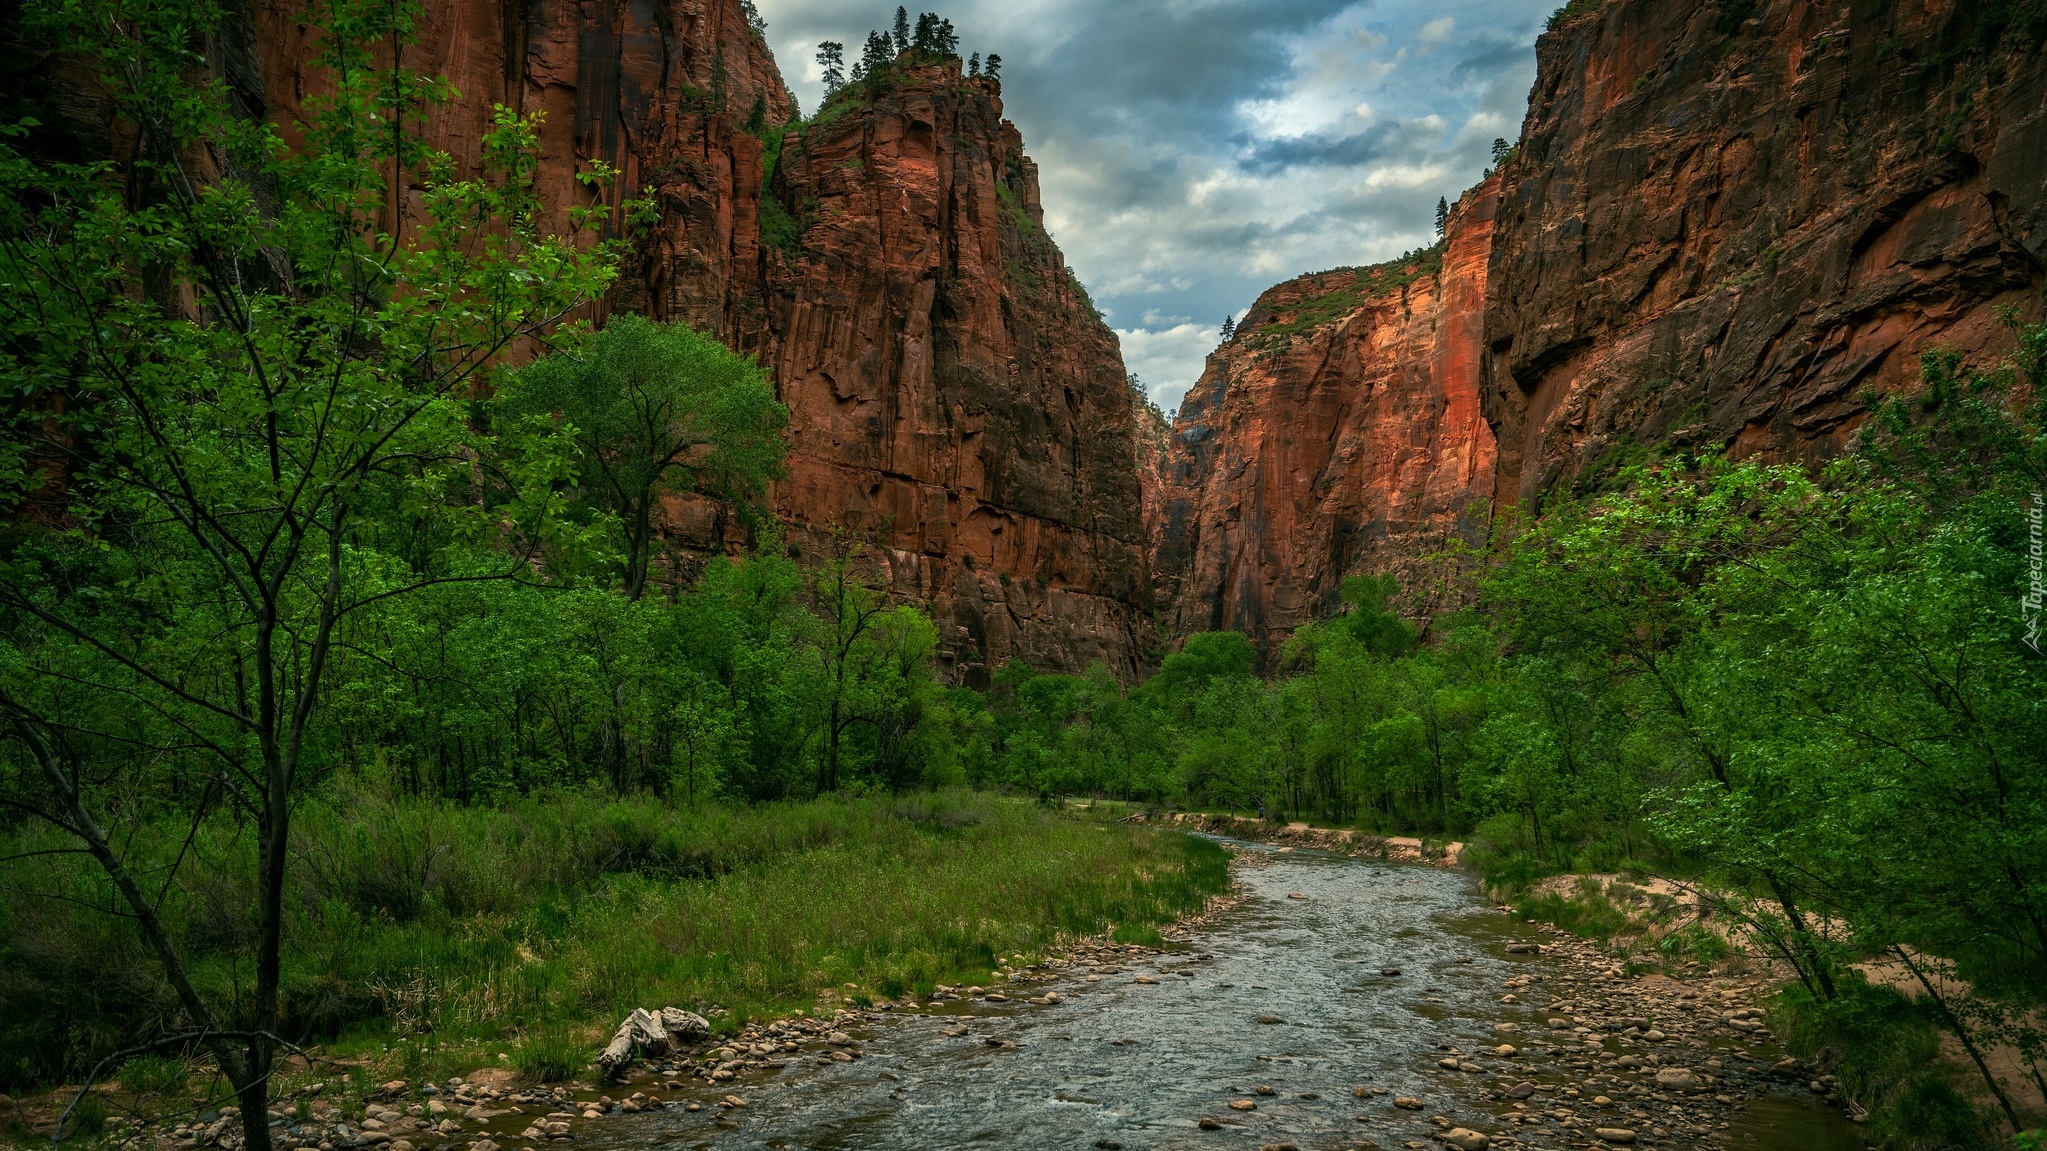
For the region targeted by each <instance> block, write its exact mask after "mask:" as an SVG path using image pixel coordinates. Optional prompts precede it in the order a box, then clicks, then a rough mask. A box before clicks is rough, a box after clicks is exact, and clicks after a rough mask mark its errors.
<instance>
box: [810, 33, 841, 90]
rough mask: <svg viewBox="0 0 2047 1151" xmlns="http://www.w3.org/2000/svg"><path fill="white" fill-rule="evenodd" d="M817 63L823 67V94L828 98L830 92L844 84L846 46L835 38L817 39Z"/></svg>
mask: <svg viewBox="0 0 2047 1151" xmlns="http://www.w3.org/2000/svg"><path fill="white" fill-rule="evenodd" d="M817 63H818V67H820V68H823V69H824V94H825V98H826V99H830V98H831V95H832V93H834V92H836V91H838V90H839V89H841V88H843V87H845V86H846V46H845V45H844V44H841V43H839V42H838V41H837V40H822V41H819V42H818V45H817Z"/></svg>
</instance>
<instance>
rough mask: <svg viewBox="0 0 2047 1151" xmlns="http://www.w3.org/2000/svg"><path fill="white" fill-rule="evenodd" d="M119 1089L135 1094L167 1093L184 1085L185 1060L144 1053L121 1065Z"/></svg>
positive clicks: (178, 1089) (182, 1087)
mask: <svg viewBox="0 0 2047 1151" xmlns="http://www.w3.org/2000/svg"><path fill="white" fill-rule="evenodd" d="M120 1083H121V1089H122V1090H124V1091H127V1092H129V1093H131V1094H135V1095H167V1094H169V1093H171V1092H173V1091H181V1090H183V1089H184V1086H185V1061H184V1060H183V1059H173V1058H171V1057H169V1056H165V1055H144V1056H142V1057H140V1058H137V1059H130V1060H129V1061H128V1062H126V1063H124V1064H122V1065H121V1074H120Z"/></svg>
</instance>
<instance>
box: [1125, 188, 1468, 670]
mask: <svg viewBox="0 0 2047 1151" xmlns="http://www.w3.org/2000/svg"><path fill="white" fill-rule="evenodd" d="M1498 200H1499V185H1498V182H1497V181H1496V180H1489V181H1487V182H1485V183H1483V184H1481V185H1480V186H1479V187H1477V188H1475V189H1473V190H1472V191H1470V192H1468V193H1466V194H1465V195H1464V197H1463V198H1462V199H1460V200H1459V201H1458V203H1457V205H1456V207H1455V208H1454V209H1453V210H1452V211H1451V213H1450V219H1449V223H1448V226H1447V228H1446V230H1445V242H1444V243H1443V244H1442V245H1441V246H1440V247H1439V248H1437V249H1432V250H1431V251H1430V252H1428V253H1425V254H1423V255H1421V256H1419V257H1416V258H1415V259H1412V260H1406V261H1394V262H1392V263H1389V264H1381V265H1377V266H1375V267H1371V268H1340V269H1337V270H1335V271H1329V272H1320V273H1316V274H1314V275H1309V276H1302V277H1300V278H1298V279H1295V280H1289V281H1288V282H1286V283H1284V284H1281V285H1279V286H1277V287H1275V288H1271V289H1269V290H1267V291H1266V292H1265V294H1264V295H1262V296H1260V297H1259V298H1258V302H1257V304H1256V305H1255V306H1253V307H1252V309H1251V310H1250V311H1249V312H1248V313H1246V314H1245V316H1244V320H1243V322H1242V323H1241V324H1240V325H1239V326H1238V327H1237V329H1236V334H1235V337H1234V338H1233V339H1231V340H1229V341H1227V342H1225V343H1224V344H1223V345H1222V346H1221V347H1219V348H1217V349H1216V351H1215V352H1214V353H1213V354H1211V355H1210V356H1209V359H1208V365H1207V369H1206V370H1205V371H1204V372H1203V373H1202V375H1201V379H1200V381H1199V382H1198V383H1196V384H1195V385H1194V388H1193V389H1192V390H1191V391H1189V392H1188V393H1187V397H1186V399H1185V400H1184V401H1183V402H1182V404H1181V406H1180V410H1179V415H1178V418H1177V419H1176V421H1175V424H1174V429H1173V430H1174V439H1173V444H1172V448H1171V455H1170V457H1169V460H1168V463H1167V466H1166V469H1165V474H1164V476H1163V477H1162V481H1161V486H1162V491H1161V493H1160V496H1159V504H1160V518H1161V521H1162V522H1161V524H1160V528H1159V531H1158V532H1157V536H1156V540H1157V542H1156V544H1155V548H1156V554H1155V555H1154V557H1153V565H1154V571H1155V573H1156V577H1155V578H1156V587H1157V592H1158V597H1159V604H1160V608H1161V616H1162V619H1163V622H1164V624H1165V627H1166V629H1167V631H1168V632H1169V633H1171V634H1174V635H1186V634H1189V633H1192V632H1197V631H1219V630H1228V631H1241V632H1244V633H1246V634H1247V635H1249V636H1251V637H1252V639H1253V640H1254V641H1255V642H1256V643H1257V644H1258V645H1259V647H1260V650H1261V651H1262V652H1263V653H1265V655H1267V656H1268V657H1270V655H1271V654H1272V653H1273V651H1274V650H1276V648H1277V646H1278V645H1279V644H1280V643H1281V642H1283V641H1284V640H1285V638H1286V636H1287V635H1288V634H1290V633H1291V632H1292V630H1293V629H1294V628H1295V627H1298V626H1299V625H1300V624H1302V623H1305V622H1307V621H1309V620H1312V619H1315V618H1318V617H1320V616H1323V615H1327V614H1329V613H1330V612H1331V611H1332V609H1334V608H1335V607H1336V606H1337V604H1338V592H1339V589H1340V586H1341V584H1342V582H1343V579H1344V578H1345V577H1346V576H1350V575H1357V574H1361V573H1377V572H1388V571H1390V572H1393V573H1395V574H1396V575H1397V576H1399V577H1400V579H1401V581H1402V585H1403V587H1404V588H1406V589H1407V590H1408V591H1409V592H1410V593H1411V595H1415V596H1419V597H1420V598H1421V601H1422V602H1423V603H1425V604H1432V605H1435V606H1440V604H1439V603H1438V602H1437V601H1436V599H1435V597H1437V596H1440V595H1443V594H1454V593H1447V592H1446V589H1444V588H1443V587H1442V582H1443V581H1442V576H1443V574H1444V567H1443V565H1442V564H1441V563H1440V562H1436V561H1433V560H1431V559H1430V558H1429V557H1433V556H1437V555H1440V554H1441V553H1444V552H1446V551H1448V550H1452V549H1453V547H1454V545H1464V546H1468V547H1482V546H1483V545H1484V542H1485V536H1486V531H1487V529H1488V527H1489V524H1490V514H1489V502H1490V499H1491V496H1492V488H1493V462H1494V445H1493V433H1492V430H1491V429H1490V428H1489V427H1487V426H1486V422H1485V420H1484V418H1483V417H1482V415H1481V413H1480V402H1479V390H1480V382H1481V380H1480V369H1481V362H1480V361H1481V355H1480V350H1481V347H1482V344H1481V342H1480V333H1481V329H1482V325H1483V323H1484V310H1485V298H1486V267H1487V256H1488V252H1489V251H1490V248H1491V244H1492V236H1493V227H1494V224H1493V217H1494V211H1495V208H1496V206H1497V204H1498ZM1410 602H1413V601H1412V600H1410ZM1425 610H1426V609H1425Z"/></svg>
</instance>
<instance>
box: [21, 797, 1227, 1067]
mask: <svg viewBox="0 0 2047 1151" xmlns="http://www.w3.org/2000/svg"><path fill="white" fill-rule="evenodd" d="M162 830H163V831H164V835H163V837H162V838H163V842H165V843H167V844H169V845H170V846H172V847H174V846H175V844H176V838H175V837H173V836H171V835H170V834H169V829H168V828H165V829H162ZM40 842H41V841H40V840H36V841H34V842H31V837H26V836H23V837H15V838H14V839H13V840H12V841H11V842H10V843H8V844H7V845H6V846H5V849H4V850H0V854H13V853H14V852H15V851H18V850H23V849H33V848H34V847H35V846H37V845H38V844H40ZM296 850H297V860H298V864H297V868H296V870H295V872H294V876H293V887H292V891H291V896H290V900H289V905H288V923H287V929H286V930H287V952H288V956H289V958H288V961H287V965H286V969H285V972H284V1003H285V1031H286V1033H287V1034H290V1035H293V1036H296V1037H303V1038H304V1039H306V1040H308V1041H314V1042H321V1043H324V1045H325V1050H326V1051H327V1052H328V1053H329V1054H334V1055H340V1056H360V1055H368V1056H371V1057H374V1058H375V1059H377V1060H380V1061H385V1062H397V1061H403V1060H416V1061H418V1062H419V1063H421V1065H422V1066H425V1065H435V1066H438V1065H441V1064H442V1063H444V1062H445V1063H448V1064H453V1065H459V1064H460V1063H461V1061H463V1060H477V1059H482V1060H483V1061H485V1062H491V1061H495V1060H496V1058H497V1056H498V1055H499V1054H504V1055H507V1056H509V1057H512V1058H513V1059H515V1060H516V1061H517V1062H518V1064H519V1065H520V1066H522V1067H531V1068H532V1069H533V1073H535V1074H561V1073H563V1072H564V1070H565V1066H566V1061H567V1060H569V1059H571V1058H577V1059H580V1060H587V1059H588V1058H589V1057H590V1056H591V1055H592V1054H593V1053H594V1051H595V1049H596V1047H597V1045H598V1044H599V1043H600V1042H601V1041H602V1040H603V1039H604V1038H605V1037H607V1036H608V1035H609V1033H610V1030H611V1028H612V1027H614V1026H616V1024H617V1021H618V1019H619V1018H620V1017H621V1016H623V1015H624V1014H625V1013H626V1011H628V1010H630V1009H631V1008H633V1007H637V1006H647V1007H661V1006H667V1005H675V1006H682V1007H688V1008H692V1009H695V1010H698V1011H702V1012H704V1013H705V1014H706V1015H707V1016H708V1017H711V1018H712V1020H713V1022H714V1024H717V1025H719V1027H720V1029H721V1030H725V1029H728V1028H732V1027H736V1026H737V1021H738V1020H740V1019H743V1018H746V1017H748V1016H759V1015H763V1014H772V1013H778V1012H782V1011H786V1010H789V1009H793V1008H796V1007H803V1006H808V1005H810V1004H812V1003H814V1002H816V1001H818V1000H819V999H821V998H834V997H838V996H843V995H846V994H848V989H846V988H845V987H844V986H843V985H844V984H848V983H851V984H853V985H854V989H855V992H856V993H859V994H868V993H871V992H874V991H881V992H882V993H885V994H886V993H889V989H890V988H918V989H927V988H929V987H931V986H933V985H935V984H936V983H940V982H955V981H972V980H977V979H978V980H985V979H986V978H987V975H988V972H989V971H990V970H992V968H993V964H994V960H995V957H996V956H998V955H1009V954H1015V953H1019V952H1035V951H1039V950H1043V949H1046V948H1048V947H1050V946H1052V945H1054V944H1055V943H1056V941H1057V940H1059V939H1060V938H1061V937H1066V936H1076V935H1083V934H1093V933H1098V932H1104V931H1108V930H1110V929H1112V928H1116V929H1121V930H1122V931H1125V932H1131V931H1143V930H1146V929H1150V928H1155V927H1156V926H1157V925H1160V924H1164V923H1167V922H1169V921H1171V920H1173V919H1174V918H1176V917H1178V916H1179V915H1181V914H1183V913H1186V912H1188V911H1191V910H1194V909H1196V908H1198V907H1199V906H1200V905H1201V904H1202V903H1203V902H1204V901H1205V899H1206V898H1207V897H1208V896H1209V895H1211V894H1213V893H1215V892H1218V891H1221V890H1222V889H1223V888H1224V887H1225V886H1226V884H1227V857H1226V855H1225V854H1224V853H1223V852H1222V851H1221V850H1220V849H1219V848H1217V847H1216V846H1215V845H1213V844H1211V843H1209V842H1207V841H1205V840H1201V839H1197V838H1193V837H1190V836H1184V835H1180V834H1177V833H1171V832H1162V831H1158V830H1152V829H1145V828H1140V827H1125V826H1117V825H1114V824H1110V823H1106V822H1099V821H1094V822H1091V821H1089V820H1087V819H1085V818H1078V817H1074V816H1068V815H1061V814H1059V813H1056V812H1054V811H1052V810H1049V809H1047V808H1044V807H1040V806H1036V805H1031V804H1025V803H1019V802H1013V801H1009V800H1006V799H1002V798H999V797H995V796H991V795H985V794H975V793H949V794H939V795H916V796H908V797H903V798H867V799H857V800H854V799H847V800H840V799H825V800H820V801H817V802H811V803H791V804H777V805H763V806H758V807H744V808H738V807H735V808H726V807H706V808H701V809H696V810H692V809H689V808H686V807H678V806H673V805H669V804H666V803H663V802H659V801H655V800H645V799H632V800H609V799H605V798H602V797H599V796H593V795H588V794H582V793H576V794H567V795H558V796H555V797H552V798H545V799H540V798H536V799H528V800H524V801H521V802H518V803H514V804H510V805H507V806H502V807H466V806H461V805H456V804H449V803H439V802H428V801H421V800H406V799H394V798H391V797H387V796H379V795H375V794H368V793H362V792H347V791H337V792H335V793H333V794H331V795H329V796H327V797H325V798H324V799H323V800H313V801H310V802H308V803H307V804H306V805H305V806H304V807H302V808H301V810H300V813H299V816H298V825H297V833H296ZM139 862H141V861H139ZM186 866H187V870H186V871H185V872H184V873H183V882H182V883H181V885H180V887H179V888H178V892H177V894H174V896H173V898H172V899H171V901H170V903H169V905H167V907H166V914H167V916H168V918H169V920H170V923H171V927H172V930H173V931H174V932H175V933H176V934H177V936H178V938H179V939H180V941H181V944H182V946H183V948H184V950H185V953H186V955H187V956H188V957H189V961H190V963H191V965H192V968H193V973H194V976H195V978H196V979H197V981H198V982H199V984H200V985H201V987H202V988H203V989H204V990H205V991H206V992H207V993H208V994H209V995H211V996H213V997H215V998H216V1000H217V1001H221V1002H225V1001H226V1000H227V999H229V998H230V997H231V995H232V993H233V989H234V988H235V987H236V986H237V983H236V980H237V978H238V977H240V975H241V971H240V970H238V967H237V964H238V962H242V963H244V964H245V961H244V960H242V958H241V952H240V951H239V950H238V949H237V947H236V946H234V944H235V941H236V940H240V939H245V938H247V932H248V928H249V925H248V921H247V911H246V909H247V908H248V906H249V902H250V901H249V899H248V898H247V893H248V888H249V881H248V876H249V874H250V872H251V870H252V859H251V852H250V850H249V845H248V844H247V842H246V839H245V838H244V837H243V836H241V835H240V834H239V832H238V831H237V829H236V828H235V827H234V825H233V823H232V822H231V821H228V820H222V821H220V822H219V823H218V824H209V825H207V826H206V827H205V828H203V829H202V831H201V834H200V836H199V840H198V843H197V844H196V845H195V850H194V851H193V852H192V854H191V859H190V861H189V862H188V863H187V865H186ZM0 872H4V874H0V882H8V883H9V884H10V886H12V887H13V888H14V889H15V890H23V889H31V890H38V891H43V892H47V893H50V894H53V895H62V896H64V897H66V898H65V899H43V900H11V901H10V902H9V903H8V904H6V905H5V906H4V908H0V969H4V970H6V971H8V973H9V977H8V979H7V981H6V982H5V983H4V984H0V1051H8V1052H11V1053H14V1054H13V1058H12V1061H11V1062H9V1063H8V1064H7V1065H6V1066H5V1067H4V1068H0V1073H4V1076H5V1079H6V1085H7V1087H8V1088H10V1089H13V1090H17V1091H18V1090H19V1089H20V1088H21V1087H24V1086H33V1085H35V1084H38V1083H48V1082H52V1081H54V1080H55V1079H57V1078H60V1077H64V1076H75V1075H77V1074H78V1073H80V1072H81V1071H82V1070H84V1069H85V1068H87V1067H89V1066H90V1065H91V1062H92V1061H93V1060H96V1059H97V1058H99V1057H100V1056H101V1055H104V1054H105V1053H106V1052H107V1051H110V1050H113V1049H115V1048H117V1047H119V1046H121V1043H120V1039H121V1038H122V1037H123V1036H126V1035H132V1034H133V1033H134V1028H136V1027H138V1026H140V1024H141V1021H142V1019H144V1018H146V1017H147V1015H146V1013H147V1012H150V1011H160V1010H162V1009H163V1005H164V1004H165V1003H167V1002H168V999H167V996H166V995H165V993H164V991H163V988H162V986H161V977H160V976H159V975H157V974H156V972H155V969H154V966H153V964H152V963H151V961H150V959H149V956H148V955H147V953H146V952H145V951H144V950H143V949H142V948H141V946H140V945H139V944H138V943H137V942H136V941H135V940H134V938H133V935H132V932H131V931H129V929H128V928H127V927H126V925H125V924H122V923H120V922H119V921H116V920H113V919H111V918H110V917H106V916H103V915H100V914H98V913H96V912H94V911H92V910H90V908H92V907H95V906H100V905H104V903H105V902H106V900H107V893H106V890H105V887H104V880H103V879H101V878H100V877H99V876H98V875H97V873H96V872H94V871H93V870H92V869H90V868H88V867H85V866H82V865H81V860H80V857H77V856H48V857H39V858H36V859H31V860H20V861H16V862H13V863H10V864H8V865H6V866H5V867H4V868H0ZM68 900H78V901H79V902H69V901H68ZM87 957H90V959H91V961H90V962H88V961H87ZM116 991H118V992H119V994H115V993H114V992H116ZM715 1009H723V1010H724V1012H725V1014H719V1013H718V1012H717V1011H716V1010H715ZM578 1039H579V1040H580V1044H581V1046H580V1047H579V1048H577V1052H579V1054H575V1053H571V1051H570V1048H572V1047H576V1041H577V1040H578ZM470 1065H471V1066H474V1065H475V1064H474V1062H472V1063H471V1064H470ZM135 1074H137V1075H138V1076H141V1077H145V1078H146V1077H148V1076H150V1075H154V1074H156V1071H154V1070H144V1071H137V1072H136V1073H135Z"/></svg>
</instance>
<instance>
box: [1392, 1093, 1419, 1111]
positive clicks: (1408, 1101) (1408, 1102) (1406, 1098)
mask: <svg viewBox="0 0 2047 1151" xmlns="http://www.w3.org/2000/svg"><path fill="white" fill-rule="evenodd" d="M1393 1105H1394V1106H1395V1107H1398V1108H1400V1109H1401V1110H1402V1111H1419V1110H1421V1109H1422V1101H1421V1100H1419V1099H1416V1098H1415V1097H1414V1096H1412V1095H1401V1096H1398V1097H1396V1098H1395V1099H1394V1100H1393Z"/></svg>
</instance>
